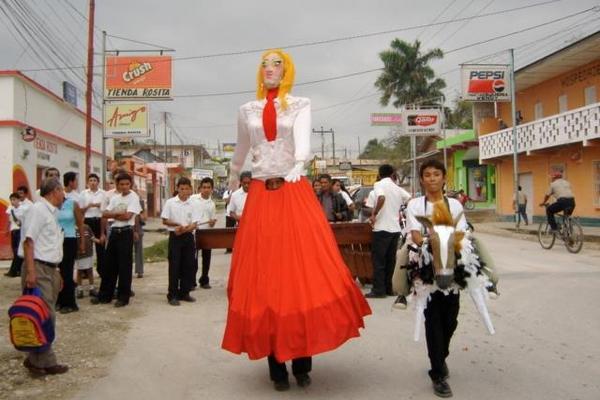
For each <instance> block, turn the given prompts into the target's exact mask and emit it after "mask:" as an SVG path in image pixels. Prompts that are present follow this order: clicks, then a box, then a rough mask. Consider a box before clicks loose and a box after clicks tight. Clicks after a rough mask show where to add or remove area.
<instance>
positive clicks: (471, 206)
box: [465, 200, 475, 210]
mask: <svg viewBox="0 0 600 400" xmlns="http://www.w3.org/2000/svg"><path fill="white" fill-rule="evenodd" d="M465 208H466V209H467V210H474V209H475V203H474V202H473V200H467V201H466V202H465Z"/></svg>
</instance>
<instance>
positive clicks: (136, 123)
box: [104, 103, 150, 138]
mask: <svg viewBox="0 0 600 400" xmlns="http://www.w3.org/2000/svg"><path fill="white" fill-rule="evenodd" d="M104 126H105V130H104V137H106V138H137V137H148V136H150V131H149V130H148V104H144V103H115V104H107V105H106V107H105V108H104Z"/></svg>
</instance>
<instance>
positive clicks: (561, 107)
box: [558, 94, 569, 113]
mask: <svg viewBox="0 0 600 400" xmlns="http://www.w3.org/2000/svg"><path fill="white" fill-rule="evenodd" d="M568 109H569V105H568V103H567V95H566V94H562V95H560V96H558V112H559V113H564V112H566V111H567V110H568Z"/></svg>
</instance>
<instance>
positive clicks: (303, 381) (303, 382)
mask: <svg viewBox="0 0 600 400" xmlns="http://www.w3.org/2000/svg"><path fill="white" fill-rule="evenodd" d="M296 383H297V384H298V386H300V387H308V386H310V383H311V380H310V376H308V374H298V375H296Z"/></svg>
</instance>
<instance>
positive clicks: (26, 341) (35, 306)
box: [8, 287, 54, 353]
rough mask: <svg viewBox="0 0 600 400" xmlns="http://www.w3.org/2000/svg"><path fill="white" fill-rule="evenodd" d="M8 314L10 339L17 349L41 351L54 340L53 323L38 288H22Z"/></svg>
mask: <svg viewBox="0 0 600 400" xmlns="http://www.w3.org/2000/svg"><path fill="white" fill-rule="evenodd" d="M8 316H9V317H10V324H9V331H10V341H11V343H12V344H13V346H15V348H16V349H17V350H20V351H28V352H36V353H37V352H43V351H46V350H47V349H48V348H49V347H50V345H51V344H52V342H53V341H54V323H53V322H52V319H51V318H50V310H49V309H48V305H47V304H46V302H45V301H44V299H42V292H41V291H40V289H39V288H37V287H36V288H33V289H28V288H26V289H24V290H23V295H22V296H20V297H19V298H18V299H17V300H16V301H15V302H14V303H13V305H12V306H11V307H10V308H9V309H8Z"/></svg>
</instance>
